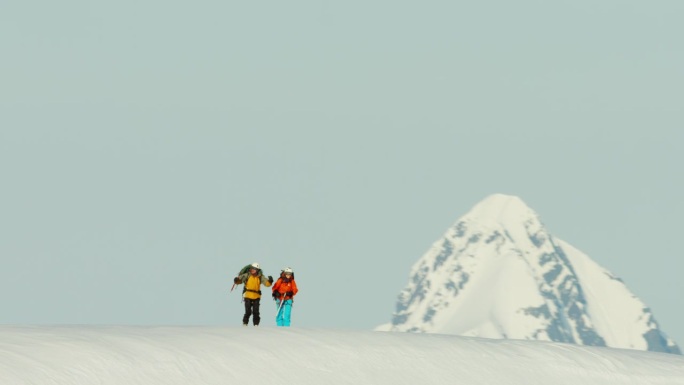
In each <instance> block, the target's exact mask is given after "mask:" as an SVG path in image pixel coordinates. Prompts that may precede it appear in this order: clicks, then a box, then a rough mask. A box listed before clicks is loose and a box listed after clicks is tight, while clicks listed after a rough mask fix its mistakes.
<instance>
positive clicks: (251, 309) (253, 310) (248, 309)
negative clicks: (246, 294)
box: [242, 298, 261, 326]
mask: <svg viewBox="0 0 684 385" xmlns="http://www.w3.org/2000/svg"><path fill="white" fill-rule="evenodd" d="M260 300H261V298H257V299H249V298H245V316H244V317H242V323H243V324H245V325H246V324H248V323H249V316H251V315H252V314H254V318H252V321H253V322H254V325H255V326H256V325H258V324H259V321H261V317H260V316H259V301H260Z"/></svg>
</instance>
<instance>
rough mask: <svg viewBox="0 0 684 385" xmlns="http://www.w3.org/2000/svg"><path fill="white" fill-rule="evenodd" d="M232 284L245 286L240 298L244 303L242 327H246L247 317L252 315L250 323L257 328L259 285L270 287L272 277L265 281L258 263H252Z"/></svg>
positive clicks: (259, 297) (259, 298) (259, 318)
mask: <svg viewBox="0 0 684 385" xmlns="http://www.w3.org/2000/svg"><path fill="white" fill-rule="evenodd" d="M233 283H235V284H236V285H239V284H244V285H245V286H244V288H243V290H242V298H243V300H244V302H245V315H244V316H243V317H242V325H243V326H247V324H248V323H249V317H250V316H252V315H254V317H253V318H252V322H253V323H254V326H259V321H261V316H260V315H259V301H260V300H261V285H264V286H266V287H270V286H271V284H272V283H273V277H271V276H270V275H269V276H268V279H266V277H264V273H263V272H262V271H261V266H260V265H259V263H257V262H254V263H252V264H251V265H250V266H249V270H248V271H246V272H244V273H242V274H240V275H238V276H237V277H235V278H234V279H233Z"/></svg>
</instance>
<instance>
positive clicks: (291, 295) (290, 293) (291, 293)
mask: <svg viewBox="0 0 684 385" xmlns="http://www.w3.org/2000/svg"><path fill="white" fill-rule="evenodd" d="M285 295H286V296H288V297H290V298H292V297H294V293H293V292H291V291H288V292H287V293H285Z"/></svg>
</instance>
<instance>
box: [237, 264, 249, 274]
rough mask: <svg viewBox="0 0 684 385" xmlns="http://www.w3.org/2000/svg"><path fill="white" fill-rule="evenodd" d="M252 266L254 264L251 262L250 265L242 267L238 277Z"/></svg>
mask: <svg viewBox="0 0 684 385" xmlns="http://www.w3.org/2000/svg"><path fill="white" fill-rule="evenodd" d="M251 268H252V264H251V263H250V264H249V265H246V266H245V267H243V268H242V269H240V272H239V273H238V277H239V276H241V275H242V274H245V273H246V272H248V271H249V270H250V269H251Z"/></svg>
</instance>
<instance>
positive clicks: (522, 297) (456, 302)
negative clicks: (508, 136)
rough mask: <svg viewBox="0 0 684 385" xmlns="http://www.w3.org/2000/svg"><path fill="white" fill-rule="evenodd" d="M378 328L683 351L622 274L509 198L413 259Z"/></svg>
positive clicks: (496, 199) (494, 198)
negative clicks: (392, 307)
mask: <svg viewBox="0 0 684 385" xmlns="http://www.w3.org/2000/svg"><path fill="white" fill-rule="evenodd" d="M378 330H392V331H411V332H435V333H449V334H459V335H465V336H478V337H487V338H512V339H532V340H544V341H556V342H572V343H577V344H581V345H597V346H610V347H619V348H629V349H638V350H654V351H663V352H670V353H679V348H678V347H677V345H676V344H675V342H674V341H672V340H671V339H669V338H667V336H666V335H665V334H664V333H662V332H661V331H660V329H659V327H658V324H657V322H656V321H655V319H654V317H653V315H652V314H651V311H650V309H649V308H648V306H646V305H645V304H644V303H643V302H641V301H640V300H639V299H638V298H637V297H636V296H634V294H632V293H631V292H630V291H629V290H628V289H627V287H626V286H625V285H624V283H623V282H622V281H621V280H620V279H618V278H616V277H615V276H614V275H613V274H611V273H610V272H608V271H607V270H605V269H604V268H602V267H601V266H599V265H598V264H596V263H595V262H594V261H592V260H591V258H589V257H588V256H587V255H586V254H584V253H582V252H581V251H579V250H578V249H576V248H574V247H573V246H571V245H569V244H568V243H566V242H563V241H562V240H560V239H558V238H556V237H554V236H553V235H551V234H550V233H549V232H548V230H547V229H546V227H545V226H544V225H543V224H542V222H541V220H540V219H539V217H538V215H537V214H536V213H535V212H534V211H533V210H532V209H531V208H529V207H528V206H527V205H526V204H525V203H524V202H523V201H522V199H520V198H518V197H516V196H510V195H504V194H494V195H491V196H489V197H487V198H486V199H484V200H482V201H481V202H479V203H478V204H476V205H475V206H474V207H473V209H471V210H470V211H469V212H468V213H467V214H466V215H464V216H463V217H461V218H460V219H459V220H458V221H457V222H456V223H455V224H454V225H453V226H451V227H450V228H449V229H448V230H447V231H446V233H445V234H444V236H443V237H442V238H440V239H438V240H437V241H436V242H435V243H434V244H433V245H432V247H431V248H430V249H429V250H428V251H427V252H426V253H425V254H424V255H423V256H422V257H421V258H420V259H419V260H418V261H417V262H416V263H415V264H414V265H413V267H412V269H411V273H410V278H409V283H408V285H407V287H406V288H405V289H404V290H403V291H402V292H401V293H400V294H399V298H398V301H397V305H396V311H395V313H394V316H393V318H392V321H391V323H389V324H385V325H381V326H380V327H378Z"/></svg>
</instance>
